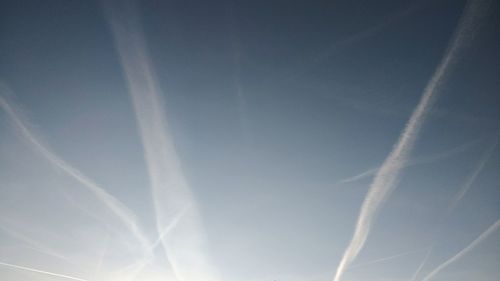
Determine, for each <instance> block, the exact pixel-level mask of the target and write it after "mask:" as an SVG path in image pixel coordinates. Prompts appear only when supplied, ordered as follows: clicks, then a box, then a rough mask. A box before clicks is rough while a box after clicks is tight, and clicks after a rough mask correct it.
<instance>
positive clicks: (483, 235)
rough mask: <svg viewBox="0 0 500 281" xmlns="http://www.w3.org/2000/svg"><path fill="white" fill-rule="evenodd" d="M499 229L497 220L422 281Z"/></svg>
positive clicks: (499, 222)
mask: <svg viewBox="0 0 500 281" xmlns="http://www.w3.org/2000/svg"><path fill="white" fill-rule="evenodd" d="M499 227H500V220H497V221H496V222H495V223H494V224H492V225H491V226H490V227H488V229H486V231H484V232H483V233H482V234H481V235H479V237H477V238H476V239H475V240H474V241H472V242H471V243H470V244H469V245H467V247H465V248H463V249H462V250H461V251H460V252H458V253H457V254H456V255H454V256H453V257H451V258H449V259H448V260H447V261H445V262H444V263H442V264H441V265H440V266H438V267H436V269H434V270H433V271H431V273H429V274H428V275H427V276H426V277H424V279H422V281H427V280H430V279H431V278H432V277H434V276H435V275H436V274H437V273H439V272H440V271H441V270H443V269H444V268H445V267H447V266H448V265H450V264H452V263H454V262H455V261H456V260H458V259H460V258H461V257H463V256H464V255H466V254H467V253H468V252H470V251H471V250H472V249H474V247H476V246H477V245H478V244H479V243H481V242H482V241H483V240H485V239H486V238H488V236H490V235H491V234H492V233H493V232H495V231H496V230H497V229H498V228H499Z"/></svg>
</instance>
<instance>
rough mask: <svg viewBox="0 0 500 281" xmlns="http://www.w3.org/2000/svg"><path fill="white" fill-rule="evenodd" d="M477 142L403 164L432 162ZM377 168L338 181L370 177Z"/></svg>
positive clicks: (351, 180)
mask: <svg viewBox="0 0 500 281" xmlns="http://www.w3.org/2000/svg"><path fill="white" fill-rule="evenodd" d="M477 142H478V141H477V140H475V141H472V142H468V143H465V144H462V145H459V146H457V147H454V148H452V149H449V150H446V151H443V152H440V153H436V154H433V155H429V156H424V157H421V158H416V159H415V160H410V161H408V162H407V163H406V164H405V165H404V166H405V167H410V166H415V165H421V164H428V163H432V162H435V161H438V160H441V159H445V158H449V157H451V156H453V155H456V154H458V153H460V152H463V151H465V150H467V149H469V148H470V147H471V146H473V145H474V144H476V143H477ZM379 169H380V167H375V168H371V169H368V170H366V171H364V172H361V173H359V174H357V175H354V176H351V177H348V178H345V179H343V180H340V183H350V182H354V181H358V180H361V179H364V178H366V177H370V176H372V175H375V174H376V173H377V171H378V170H379Z"/></svg>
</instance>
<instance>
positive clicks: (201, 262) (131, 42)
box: [105, 0, 218, 281]
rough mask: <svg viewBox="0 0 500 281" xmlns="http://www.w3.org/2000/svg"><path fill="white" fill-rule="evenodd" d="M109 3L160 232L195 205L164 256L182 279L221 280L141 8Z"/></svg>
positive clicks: (170, 239) (167, 238)
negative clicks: (212, 260)
mask: <svg viewBox="0 0 500 281" xmlns="http://www.w3.org/2000/svg"><path fill="white" fill-rule="evenodd" d="M105 4H106V5H107V6H106V8H108V9H107V12H108V13H109V21H110V25H111V31H112V33H113V36H114V39H115V44H116V48H117V50H118V53H119V56H120V62H121V64H122V68H123V71H124V75H125V77H126V80H127V84H128V88H129V93H130V96H131V99H132V104H133V107H134V110H135V114H136V119H137V123H138V128H139V134H140V137H141V140H142V144H143V148H144V152H145V161H146V164H147V168H148V173H149V179H150V183H151V189H152V197H153V203H154V208H155V213H156V228H157V231H158V233H161V232H162V231H163V230H164V229H166V228H167V226H168V225H169V224H170V223H171V221H172V220H173V219H174V217H175V215H176V214H179V212H180V210H182V209H183V208H185V207H186V206H191V207H190V208H189V209H188V210H187V211H186V214H184V215H183V219H182V220H180V221H178V222H177V224H176V227H175V228H174V229H171V230H170V232H169V235H167V236H165V237H162V239H161V240H162V245H163V248H164V250H165V254H166V256H167V258H168V260H169V262H170V264H171V265H172V269H173V272H174V274H175V276H176V278H177V279H178V280H180V281H186V280H190V281H191V280H192V281H196V280H206V281H211V280H218V278H216V275H217V274H216V273H215V269H214V268H213V267H212V266H211V264H210V262H209V260H208V257H207V255H206V253H205V252H204V251H203V248H204V244H205V237H204V230H203V227H202V225H201V217H200V214H199V212H198V209H197V206H196V203H195V200H194V197H193V195H192V192H191V189H190V187H189V185H188V183H187V180H186V178H185V176H184V173H183V170H182V167H181V163H180V160H179V159H178V156H177V152H176V149H175V145H174V142H173V139H172V137H171V135H170V134H169V132H168V130H167V125H168V124H167V122H166V120H165V112H164V108H163V101H162V98H161V92H160V89H159V85H158V83H157V81H156V78H155V74H154V71H153V68H152V66H151V62H150V60H149V56H148V52H147V48H146V42H145V40H144V38H143V33H142V30H141V28H140V25H139V19H138V17H137V14H136V11H135V9H134V7H133V4H132V3H131V1H113V0H111V1H105ZM160 235H161V234H160Z"/></svg>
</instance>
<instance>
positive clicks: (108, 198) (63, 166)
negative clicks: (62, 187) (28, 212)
mask: <svg viewBox="0 0 500 281" xmlns="http://www.w3.org/2000/svg"><path fill="white" fill-rule="evenodd" d="M2 88H3V87H2ZM0 108H2V109H3V110H5V112H6V113H7V115H8V116H9V117H10V119H11V120H12V123H13V124H14V126H15V127H16V128H17V129H18V131H19V132H20V133H21V135H22V136H23V137H24V139H25V140H26V141H28V143H29V144H30V145H31V147H32V148H33V149H34V150H35V151H37V152H39V153H40V154H41V155H42V156H43V157H45V158H46V159H47V160H48V161H49V162H50V163H52V164H53V165H54V166H55V167H57V168H59V169H60V170H61V171H63V172H64V173H65V174H67V175H68V176H70V177H72V178H74V179H75V180H77V181H78V182H79V183H81V184H82V185H83V186H84V187H86V188H87V189H88V190H89V191H90V192H92V194H93V195H94V196H95V197H96V198H97V199H99V201H100V202H101V203H103V204H104V205H105V206H106V207H107V208H108V209H109V210H111V212H112V213H113V214H115V215H116V216H117V217H118V219H119V220H120V221H121V222H122V223H123V224H124V225H125V226H126V227H127V228H128V229H129V230H130V232H131V233H132V234H133V235H134V236H135V237H136V238H137V240H138V241H139V243H140V244H141V246H142V247H143V249H147V245H149V242H148V239H147V238H146V236H145V235H144V234H143V233H142V231H141V230H140V228H139V226H138V225H137V223H136V221H135V216H134V214H133V213H132V211H130V210H129V209H128V208H127V207H126V206H125V205H123V204H122V203H121V202H120V201H119V200H118V199H116V198H115V197H113V196H112V195H110V194H109V193H107V192H106V191H105V190H104V189H103V188H102V187H100V186H99V185H97V184H96V183H95V182H93V181H92V180H91V179H90V178H88V177H86V176H85V175H84V174H82V173H81V172H80V171H79V170H78V169H76V168H74V167H73V166H71V165H70V164H69V163H67V162H66V161H64V160H63V159H62V158H60V157H59V156H57V155H56V154H55V153H54V152H52V151H51V150H50V149H49V148H47V147H45V146H44V145H43V144H42V143H41V142H40V141H39V140H38V139H37V137H36V136H35V134H34V133H33V132H31V130H30V129H29V128H28V127H29V125H28V124H27V122H26V121H24V118H23V116H22V115H21V114H20V113H18V112H17V111H16V109H15V107H14V106H13V105H11V104H10V103H9V102H8V101H7V100H6V99H5V98H3V97H2V96H0Z"/></svg>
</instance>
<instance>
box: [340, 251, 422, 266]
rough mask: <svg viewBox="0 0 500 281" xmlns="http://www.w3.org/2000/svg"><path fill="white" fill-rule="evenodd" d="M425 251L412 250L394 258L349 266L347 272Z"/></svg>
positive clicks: (393, 256)
mask: <svg viewBox="0 0 500 281" xmlns="http://www.w3.org/2000/svg"><path fill="white" fill-rule="evenodd" d="M424 250H425V249H418V250H412V251H407V252H404V253H399V254H396V255H392V256H389V257H385V258H380V259H375V260H372V261H368V262H364V263H358V264H354V265H351V266H349V268H347V269H346V271H350V270H353V269H356V268H358V267H364V266H367V265H371V264H376V263H380V262H384V261H389V260H393V259H397V258H400V257H404V256H407V255H410V254H414V253H418V252H422V251H424Z"/></svg>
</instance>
